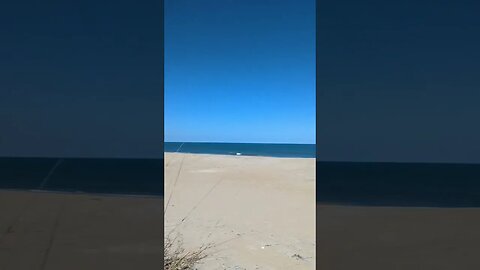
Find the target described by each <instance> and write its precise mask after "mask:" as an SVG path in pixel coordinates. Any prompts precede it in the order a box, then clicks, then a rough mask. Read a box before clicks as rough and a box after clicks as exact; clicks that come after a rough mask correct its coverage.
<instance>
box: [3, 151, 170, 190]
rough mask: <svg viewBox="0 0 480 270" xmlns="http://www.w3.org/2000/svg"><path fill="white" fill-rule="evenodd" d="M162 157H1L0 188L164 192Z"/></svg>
mask: <svg viewBox="0 0 480 270" xmlns="http://www.w3.org/2000/svg"><path fill="white" fill-rule="evenodd" d="M163 164H164V162H163V159H102V158H64V159H59V158H0V188H3V189H22V190H29V189H34V190H48V191H68V192H87V193H110V194H132V195H159V196H163Z"/></svg>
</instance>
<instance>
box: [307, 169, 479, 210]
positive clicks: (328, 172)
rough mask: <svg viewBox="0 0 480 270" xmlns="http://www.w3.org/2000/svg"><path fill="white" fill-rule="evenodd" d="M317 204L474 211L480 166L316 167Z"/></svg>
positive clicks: (477, 193) (477, 201) (476, 204)
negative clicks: (448, 208)
mask: <svg viewBox="0 0 480 270" xmlns="http://www.w3.org/2000/svg"><path fill="white" fill-rule="evenodd" d="M316 179H317V182H316V194H317V197H316V198H317V203H324V204H344V205H370V206H425V207H480V164H448V163H386V162H385V163H383V162H321V161H317V163H316Z"/></svg>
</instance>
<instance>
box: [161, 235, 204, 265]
mask: <svg viewBox="0 0 480 270" xmlns="http://www.w3.org/2000/svg"><path fill="white" fill-rule="evenodd" d="M210 247H211V246H210V245H205V246H202V247H200V248H198V249H196V250H193V251H186V250H185V249H184V248H183V241H182V240H181V237H180V236H179V235H178V234H177V235H176V236H175V237H172V236H171V235H170V234H169V235H168V236H167V237H166V238H165V244H164V248H165V257H164V259H165V261H164V270H194V269H196V268H195V266H196V265H198V264H200V263H201V261H202V260H203V259H205V258H206V257H207V254H206V251H207V250H208V249H209V248H210Z"/></svg>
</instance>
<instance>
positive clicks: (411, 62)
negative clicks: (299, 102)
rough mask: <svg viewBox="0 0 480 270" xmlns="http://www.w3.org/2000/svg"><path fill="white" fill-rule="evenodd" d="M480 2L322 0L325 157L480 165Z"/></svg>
mask: <svg viewBox="0 0 480 270" xmlns="http://www.w3.org/2000/svg"><path fill="white" fill-rule="evenodd" d="M479 11H480V3H479V2H478V1H465V0H459V1H426V0H415V1H413V0H406V1H381V0H369V1H356V0H321V1H319V5H318V14H317V16H318V21H317V23H318V26H317V29H318V36H317V43H318V46H317V57H318V67H317V87H318V90H317V91H318V92H317V115H318V116H317V157H318V158H319V159H320V160H328V161H394V162H455V163H457V162H466V163H479V162H480V125H479V124H478V121H479V120H478V118H479V116H480V106H479V104H480V77H479V74H480V73H479V71H480V61H479V59H480V50H479V49H478V48H480V35H478V33H480V16H478V12H479Z"/></svg>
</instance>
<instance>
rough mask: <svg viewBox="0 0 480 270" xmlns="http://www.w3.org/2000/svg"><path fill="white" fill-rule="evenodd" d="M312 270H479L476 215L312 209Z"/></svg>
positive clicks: (479, 215)
mask: <svg viewBox="0 0 480 270" xmlns="http://www.w3.org/2000/svg"><path fill="white" fill-rule="evenodd" d="M316 235H317V245H318V251H317V269H322V270H351V269H359V270H360V269H367V270H386V269H388V270H397V269H398V270H405V269H408V270H451V269H462V270H476V269H480V209H478V208H413V207H357V206H327V205H319V206H317V232H316Z"/></svg>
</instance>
